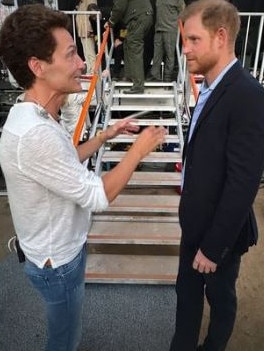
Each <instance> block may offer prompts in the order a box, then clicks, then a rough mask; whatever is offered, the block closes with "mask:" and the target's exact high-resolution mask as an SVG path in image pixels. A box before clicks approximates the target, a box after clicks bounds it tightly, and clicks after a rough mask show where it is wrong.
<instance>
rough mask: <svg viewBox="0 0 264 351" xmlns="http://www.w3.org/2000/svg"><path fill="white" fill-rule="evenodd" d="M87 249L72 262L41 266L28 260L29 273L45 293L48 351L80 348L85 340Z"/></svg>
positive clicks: (73, 350)
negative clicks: (61, 264)
mask: <svg viewBox="0 0 264 351" xmlns="http://www.w3.org/2000/svg"><path fill="white" fill-rule="evenodd" d="M85 264H86V248H85V247H84V248H83V249H82V250H81V252H80V253H79V254H78V255H77V256H76V257H75V258H74V260H72V261H71V262H69V263H67V264H65V265H63V266H61V267H58V268H56V269H53V268H51V267H50V268H49V267H47V268H44V269H39V268H38V267H37V266H36V265H34V264H33V263H31V262H29V261H28V260H27V261H26V264H25V272H26V274H27V276H28V277H29V279H30V281H31V283H32V285H33V286H34V287H35V288H36V289H37V290H38V291H39V293H40V294H41V296H42V298H43V300H44V302H45V306H46V311H47V319H48V341H47V346H46V351H54V350H56V351H76V350H77V348H78V345H79V343H80V339H81V327H82V322H81V320H82V306H83V300H84V273H85Z"/></svg>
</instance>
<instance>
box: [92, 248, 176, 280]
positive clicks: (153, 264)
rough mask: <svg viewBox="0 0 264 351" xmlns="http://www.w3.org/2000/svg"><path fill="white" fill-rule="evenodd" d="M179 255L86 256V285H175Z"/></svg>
mask: <svg viewBox="0 0 264 351" xmlns="http://www.w3.org/2000/svg"><path fill="white" fill-rule="evenodd" d="M177 270H178V256H154V255H152V256H149V255H114V254H112V255H111V254H105V255H104V254H88V256H87V264H86V271H85V281H86V283H111V284H115V283H116V284H118V283H119V284H120V283H125V284H175V281H176V275H177Z"/></svg>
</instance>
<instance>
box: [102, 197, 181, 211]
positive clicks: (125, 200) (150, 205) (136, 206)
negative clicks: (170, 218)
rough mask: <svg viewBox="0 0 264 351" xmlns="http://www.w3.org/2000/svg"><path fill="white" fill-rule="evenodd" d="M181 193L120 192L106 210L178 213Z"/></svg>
mask: <svg viewBox="0 0 264 351" xmlns="http://www.w3.org/2000/svg"><path fill="white" fill-rule="evenodd" d="M179 201H180V196H179V195H146V194H143V195H130V194H120V195H118V196H117V198H116V199H115V200H114V201H113V202H112V203H111V204H110V205H109V207H108V208H107V209H106V210H105V211H104V213H106V212H113V211H119V212H127V211H130V212H141V211H142V212H153V213H155V212H170V213H171V212H174V213H177V211H178V206H179Z"/></svg>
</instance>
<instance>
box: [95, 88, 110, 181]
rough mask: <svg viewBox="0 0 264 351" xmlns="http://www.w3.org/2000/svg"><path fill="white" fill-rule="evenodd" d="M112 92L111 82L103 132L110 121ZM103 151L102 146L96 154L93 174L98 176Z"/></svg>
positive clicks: (103, 146) (100, 169)
mask: <svg viewBox="0 0 264 351" xmlns="http://www.w3.org/2000/svg"><path fill="white" fill-rule="evenodd" d="M114 90H115V83H114V82H113V84H112V86H111V90H110V94H109V104H108V106H107V109H106V114H105V120H104V125H103V130H105V129H106V128H107V126H108V124H109V120H110V119H111V107H112V101H113V95H114ZM104 150H105V145H104V144H103V145H102V146H101V147H100V149H99V151H98V154H97V158H96V164H95V174H97V175H100V174H101V171H102V157H103V154H104Z"/></svg>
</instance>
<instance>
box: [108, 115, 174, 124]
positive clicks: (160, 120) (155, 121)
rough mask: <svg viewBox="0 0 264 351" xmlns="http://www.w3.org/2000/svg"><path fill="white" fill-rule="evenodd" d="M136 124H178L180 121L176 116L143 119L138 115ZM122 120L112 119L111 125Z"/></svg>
mask: <svg viewBox="0 0 264 351" xmlns="http://www.w3.org/2000/svg"><path fill="white" fill-rule="evenodd" d="M136 119H137V122H136V124H137V125H139V126H177V125H178V123H177V121H176V119H175V118H153V119H146V118H145V119H141V118H140V117H136ZM118 121H120V119H119V120H118V119H114V118H112V119H110V121H109V125H113V124H115V123H116V122H118Z"/></svg>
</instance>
